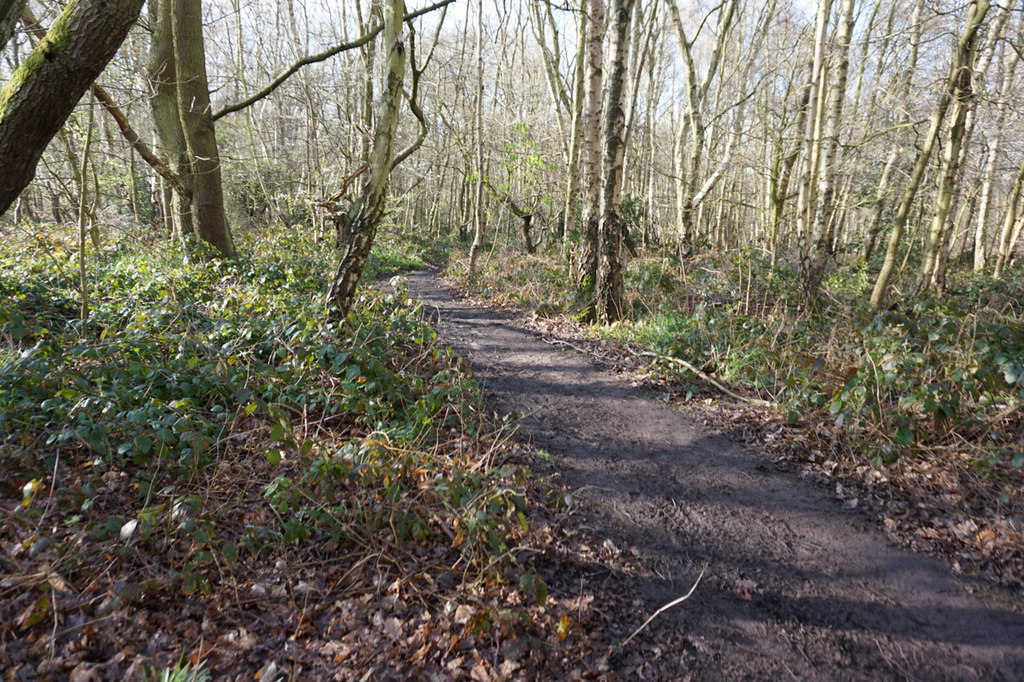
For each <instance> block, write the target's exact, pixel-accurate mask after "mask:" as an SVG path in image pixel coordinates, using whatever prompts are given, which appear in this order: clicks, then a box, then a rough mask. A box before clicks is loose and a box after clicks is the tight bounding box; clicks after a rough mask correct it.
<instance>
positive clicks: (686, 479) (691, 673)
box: [407, 271, 1024, 680]
mask: <svg viewBox="0 0 1024 682" xmlns="http://www.w3.org/2000/svg"><path fill="white" fill-rule="evenodd" d="M407 279H408V283H409V288H410V293H411V295H413V296H415V297H418V298H420V299H421V300H423V301H424V303H425V305H426V307H427V309H428V311H429V312H431V317H432V318H433V321H434V322H435V324H436V326H437V328H438V333H439V336H440V337H441V340H442V341H443V342H444V343H445V344H447V345H449V346H451V347H452V348H453V349H454V350H455V351H456V352H458V353H459V354H460V355H462V356H463V357H464V358H465V359H466V360H467V361H468V362H469V364H470V366H471V367H472V369H473V372H474V374H475V376H476V378H477V380H478V381H479V382H480V383H481V385H482V388H483V391H484V396H485V400H486V401H487V403H488V406H489V407H490V408H491V409H494V410H495V411H496V412H498V413H499V414H506V413H516V414H518V415H520V422H519V423H520V429H521V432H520V437H522V438H523V439H526V440H528V441H530V442H531V443H532V444H533V445H535V446H537V447H541V448H544V449H545V450H547V451H548V452H549V453H551V455H552V456H553V458H554V461H555V463H556V464H557V467H558V470H559V472H560V474H561V476H562V477H563V479H564V481H565V482H566V484H567V485H568V486H569V487H570V488H571V489H572V490H573V491H574V492H573V494H574V497H576V498H577V499H579V500H581V502H582V509H581V511H580V512H579V514H578V517H579V518H580V521H579V522H580V523H582V524H585V525H586V526H587V527H588V530H589V532H591V533H593V534H594V535H595V536H597V537H602V538H608V539H610V540H612V541H613V543H615V544H616V545H617V546H618V547H625V548H630V551H631V552H633V553H634V554H635V555H637V556H638V558H639V561H640V563H641V564H642V565H643V566H644V567H645V568H646V569H647V570H645V571H643V572H642V574H639V573H638V574H637V575H632V576H630V575H618V576H613V577H606V578H605V579H606V580H611V579H615V580H622V581H625V583H626V589H628V590H630V591H632V592H633V593H634V594H635V595H636V596H637V597H638V598H639V599H640V603H641V604H642V606H641V607H640V608H639V610H638V612H636V613H631V614H620V617H622V618H626V619H629V622H628V623H626V625H627V626H628V628H629V630H631V629H632V628H633V627H635V626H636V625H639V623H640V622H642V621H643V619H644V618H645V617H646V615H648V614H649V613H653V612H654V611H655V610H656V609H657V608H658V607H660V606H662V605H663V604H665V603H667V602H669V601H671V600H673V599H675V598H677V597H679V596H681V595H683V594H685V593H686V591H687V590H688V589H689V587H690V586H691V585H692V584H693V582H694V580H695V579H696V577H697V575H698V574H699V573H700V571H701V568H702V567H703V566H705V565H706V566H707V569H706V574H705V577H704V579H703V581H702V582H701V584H700V586H699V587H698V589H697V591H696V592H695V594H694V596H693V597H692V598H691V599H690V600H689V601H687V602H685V603H684V604H682V605H680V606H678V607H676V608H674V609H672V610H670V611H667V612H665V613H663V614H662V615H661V616H659V618H658V619H657V620H655V621H654V623H653V624H652V625H651V627H649V628H648V629H647V630H645V631H644V633H642V634H641V635H640V637H638V640H636V641H639V643H640V644H639V646H640V649H641V650H650V651H653V652H655V653H653V654H652V656H656V657H657V658H658V661H660V664H658V665H654V664H652V666H651V667H650V668H649V669H650V670H651V671H652V674H654V675H655V676H657V677H659V678H662V679H699V680H703V679H723V678H724V679H753V680H775V679H779V680H782V679H798V680H888V679H912V680H1024V613H1022V611H1024V598H1022V595H1019V594H1016V595H1012V594H1008V593H1006V592H1001V591H998V590H996V589H995V588H993V587H991V586H986V585H981V584H972V583H969V582H968V581H966V580H964V579H960V578H956V577H955V576H953V575H952V573H951V571H950V569H949V568H948V567H947V566H946V565H944V564H942V563H941V562H939V561H936V560H933V559H929V558H926V557H922V556H918V555H915V554H912V553H909V552H906V551H903V550H901V549H898V548H895V547H893V546H892V545H891V544H890V543H889V542H888V541H887V540H886V539H885V537H884V536H883V534H882V533H881V532H880V531H879V530H878V529H877V528H875V527H874V526H873V525H872V524H871V523H869V522H868V521H867V519H866V518H865V517H864V516H863V514H862V513H860V512H858V511H855V510H850V509H847V508H845V507H844V506H842V505H841V504H840V503H839V502H837V501H836V500H834V499H832V498H831V497H830V496H829V495H828V494H827V493H826V492H825V491H823V490H821V489H819V488H815V487H813V486H811V485H810V484H808V483H806V482H804V481H801V480H800V479H798V478H796V477H795V476H793V475H792V474H789V473H785V472H782V471H779V470H778V469H777V468H776V467H775V465H774V464H772V462H771V460H770V459H769V458H768V457H767V456H766V455H765V454H763V453H760V452H757V451H755V450H752V449H749V448H747V447H745V446H744V445H743V444H741V443H740V441H739V440H738V439H734V438H730V437H729V435H728V434H716V433H708V432H707V430H706V428H705V427H702V426H700V425H698V424H697V423H695V421H694V420H692V419H691V418H689V417H688V416H687V415H686V414H685V413H684V412H681V411H679V410H678V409H676V408H673V407H669V406H665V405H663V404H660V403H658V402H655V401H654V400H651V399H650V398H649V397H648V396H646V395H645V394H644V392H643V391H642V390H640V389H637V388H635V387H633V386H631V385H630V383H629V382H628V380H627V379H626V378H624V377H621V376H618V375H615V374H614V373H611V372H608V371H602V370H601V369H598V368H596V367H595V366H594V365H593V364H592V363H591V361H590V359H589V358H587V357H585V356H583V355H581V354H579V353H577V352H575V351H572V350H567V349H563V348H559V347H555V346H552V345H551V344H547V343H545V342H544V341H543V340H542V339H540V338H539V337H538V335H537V334H535V333H533V332H529V331H526V330H524V329H521V328H519V327H517V326H515V324H513V323H512V321H511V320H510V319H509V318H508V317H507V316H505V315H502V314H501V313H498V312H495V311H492V310H487V309H482V308H477V307H473V306H470V305H468V304H465V303H463V302H460V301H457V300H455V299H453V297H452V296H451V295H450V294H449V293H448V292H447V291H446V290H445V289H444V288H443V287H442V285H441V284H440V283H439V282H438V281H437V280H436V278H435V273H432V272H428V271H424V272H418V273H414V274H412V275H410V276H409V277H408V278H407ZM738 585H739V586H741V589H740V590H737V586H738ZM595 591H596V589H595ZM972 593H973V594H972ZM978 594H983V595H984V597H981V596H976V595H978ZM613 620H614V619H613ZM645 647H646V649H645Z"/></svg>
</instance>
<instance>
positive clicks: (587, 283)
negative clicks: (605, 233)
mask: <svg viewBox="0 0 1024 682" xmlns="http://www.w3.org/2000/svg"><path fill="white" fill-rule="evenodd" d="M604 18H605V17H604V0H588V2H587V75H586V101H585V103H584V107H583V216H582V224H581V226H580V246H579V261H578V262H579V265H578V268H577V274H576V289H577V294H578V297H579V299H580V301H581V302H582V303H583V306H584V309H583V311H581V312H582V315H581V317H582V318H583V319H585V320H591V321H592V320H593V319H594V294H595V291H596V286H597V261H598V224H599V222H600V217H601V84H602V80H603V79H602V73H601V68H602V62H603V59H604Z"/></svg>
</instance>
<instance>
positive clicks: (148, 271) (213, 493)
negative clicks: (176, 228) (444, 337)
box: [0, 228, 607, 680]
mask: <svg viewBox="0 0 1024 682" xmlns="http://www.w3.org/2000/svg"><path fill="white" fill-rule="evenodd" d="M71 239H72V237H71V235H69V234H63V233H60V232H54V231H49V232H45V233H44V232H41V231H36V230H31V229H27V228H26V229H23V230H20V231H19V232H18V233H17V234H14V235H11V236H10V238H8V239H5V241H4V247H3V249H4V250H3V254H2V255H0V338H2V345H0V363H2V365H3V368H2V373H0V516H2V518H3V523H2V529H0V622H2V623H3V625H2V631H0V668H4V669H6V670H8V671H9V673H10V674H11V675H14V676H15V677H18V678H19V679H74V680H90V679H142V678H147V679H157V678H159V676H160V673H161V671H163V672H164V673H168V672H169V671H173V670H175V669H176V670H177V671H178V672H181V671H182V670H183V669H186V668H187V669H190V670H192V671H193V672H195V671H196V670H197V669H199V668H200V667H201V670H202V671H203V672H204V673H205V674H208V675H212V676H213V677H215V678H217V679H264V680H272V679H277V678H279V677H281V676H286V677H288V678H290V679H323V678H327V677H331V676H334V677H336V678H337V679H366V678H367V676H370V677H372V678H373V679H389V678H398V679H411V678H424V677H430V676H433V677H460V676H461V677H473V678H474V679H493V678H496V677H499V676H501V677H510V676H513V675H525V676H527V677H532V676H536V675H542V676H563V675H566V674H568V672H569V671H570V670H571V669H572V668H573V666H575V665H579V664H580V661H582V660H583V659H584V658H585V657H587V656H597V658H601V655H602V654H600V652H599V651H598V650H599V649H600V647H596V648H595V646H596V645H595V644H594V643H593V642H591V641H589V640H588V638H587V635H586V632H587V630H588V628H587V623H588V622H589V621H590V620H591V619H593V618H595V617H598V615H599V614H598V613H597V612H596V611H595V610H594V609H593V608H592V606H591V605H592V602H593V595H592V594H590V593H586V592H583V591H578V592H576V593H573V594H569V595H566V594H559V595H555V594H550V595H549V594H548V589H547V586H546V584H547V582H549V581H550V577H549V576H550V571H553V570H555V569H554V568H552V566H556V565H557V559H555V558H552V556H553V554H557V553H558V552H563V551H569V550H566V549H565V543H566V542H567V541H566V540H565V536H566V532H567V531H564V530H561V529H560V527H559V523H558V522H556V521H555V520H554V516H553V511H554V510H557V509H562V508H564V505H565V504H566V503H567V501H566V500H565V499H564V498H563V496H562V493H561V492H560V491H559V489H558V488H557V487H554V486H552V485H550V484H547V483H544V481H543V480H541V481H538V479H537V477H536V476H534V475H532V473H531V470H530V468H529V465H530V464H532V463H533V462H534V461H535V460H534V457H533V454H532V453H529V452H527V451H525V450H523V449H522V448H521V447H520V446H518V445H515V444H514V443H512V442H511V440H510V438H509V431H508V429H507V428H506V427H505V425H503V424H502V423H500V422H497V421H495V420H494V419H492V418H490V417H488V416H487V415H486V414H484V412H485V411H484V410H482V409H481V404H480V401H479V396H478V392H477V389H476V387H475V385H474V384H473V382H472V379H471V377H470V376H469V375H468V372H467V369H466V368H465V366H464V364H463V363H462V362H461V361H460V360H459V359H458V358H457V357H455V356H453V355H452V354H451V353H450V352H448V351H446V350H443V349H441V348H439V347H438V345H437V344H436V339H435V335H434V332H433V330H432V329H431V327H430V326H429V325H427V324H426V323H424V322H423V321H422V319H421V315H420V313H419V311H418V310H417V309H416V308H415V306H412V305H410V303H409V301H407V300H405V299H404V298H403V297H402V296H401V295H400V294H399V295H395V294H389V293H384V292H382V291H380V290H378V289H376V288H373V287H367V288H364V289H363V290H362V292H361V298H360V301H359V304H358V306H356V308H357V311H358V312H356V313H353V314H351V315H350V316H349V317H348V319H346V320H343V321H335V320H332V319H331V317H330V315H328V314H327V313H328V311H325V310H324V309H323V303H322V292H323V291H324V288H325V286H326V283H327V276H328V275H329V274H330V267H331V263H332V261H333V258H334V254H333V253H332V251H331V249H330V248H328V247H326V246H323V245H320V244H316V243H313V242H312V241H311V240H308V239H306V238H305V237H304V236H303V235H301V234H298V233H296V232H294V231H281V230H273V229H267V230H263V231H260V232H252V233H249V234H246V235H244V252H245V253H247V254H250V255H248V256H246V257H244V258H241V259H239V260H237V261H235V262H216V261H200V262H192V263H191V264H186V263H184V262H183V259H182V255H181V253H179V252H177V251H175V250H174V249H173V248H170V247H166V246H153V245H151V244H147V243H146V242H145V240H144V239H143V238H138V237H137V238H136V243H132V244H128V243H127V241H123V242H121V243H120V244H119V245H118V246H114V247H110V248H107V249H106V250H104V251H102V252H101V253H100V254H98V255H97V256H96V257H95V258H93V259H92V260H91V261H90V262H89V263H88V264H87V268H88V283H89V289H90V291H89V299H90V301H91V310H90V316H89V318H88V321H86V322H83V321H81V320H80V319H79V315H78V310H79V299H80V292H79V290H78V279H77V272H78V263H77V259H76V256H75V249H74V247H73V246H72V244H73V242H72V241H71ZM420 264H421V262H420V261H418V260H416V259H409V258H406V257H403V256H400V255H398V254H396V253H395V252H393V251H391V250H383V251H378V252H376V253H375V254H374V258H373V260H372V261H371V264H370V268H369V272H368V277H370V278H373V277H382V276H387V275H388V274H391V273H393V272H394V271H395V270H396V269H402V268H408V267H410V266H413V267H414V266H417V265H420ZM559 543H560V544H559ZM583 554H585V552H583V553H582V554H581V552H576V557H575V560H576V561H577V562H578V560H579V556H581V555H583ZM540 568H544V570H545V571H548V573H544V574H542V573H541V572H540ZM595 651H598V653H597V654H595ZM603 656H604V657H605V658H606V657H607V652H605V653H604V654H603ZM600 668H601V666H600V664H599V663H593V664H592V665H591V668H590V669H591V671H592V672H593V671H595V670H600ZM542 671H543V672H542Z"/></svg>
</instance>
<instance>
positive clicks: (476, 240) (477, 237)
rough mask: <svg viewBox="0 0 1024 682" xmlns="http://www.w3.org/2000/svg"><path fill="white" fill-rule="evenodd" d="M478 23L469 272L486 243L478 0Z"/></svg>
mask: <svg viewBox="0 0 1024 682" xmlns="http://www.w3.org/2000/svg"><path fill="white" fill-rule="evenodd" d="M476 9H477V24H476V101H475V103H474V112H473V118H474V120H475V121H476V144H475V145H474V146H475V148H476V186H475V188H474V205H473V243H472V244H471V245H470V247H469V272H470V274H472V273H474V272H475V271H476V261H477V258H478V257H479V255H480V247H482V246H483V243H484V182H486V178H485V177H484V131H483V127H484V3H483V0H477V3H476Z"/></svg>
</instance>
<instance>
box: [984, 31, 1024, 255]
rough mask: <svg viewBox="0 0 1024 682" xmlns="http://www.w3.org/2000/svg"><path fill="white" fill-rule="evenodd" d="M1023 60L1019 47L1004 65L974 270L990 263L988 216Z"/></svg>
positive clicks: (990, 148) (985, 175) (1011, 52)
mask: <svg viewBox="0 0 1024 682" xmlns="http://www.w3.org/2000/svg"><path fill="white" fill-rule="evenodd" d="M1019 62H1020V54H1019V53H1018V52H1017V51H1016V50H1010V51H1009V61H1008V62H1007V63H1006V64H1005V65H1004V66H1003V78H1002V83H1001V84H1000V86H999V96H998V99H997V100H996V104H995V106H996V120H995V124H994V125H993V127H992V142H991V143H990V145H989V149H988V158H987V159H986V160H985V170H984V171H983V173H982V181H981V183H982V184H981V200H980V203H979V206H978V223H977V225H976V227H975V231H974V271H975V272H980V271H981V270H984V269H985V266H986V265H987V264H988V240H987V238H986V237H987V227H988V215H989V212H990V210H991V208H990V207H991V202H992V186H993V184H994V180H995V175H996V163H997V160H998V158H999V154H1000V152H1001V151H1002V145H1003V138H1004V137H1005V135H1006V131H1005V128H1006V118H1007V115H1008V112H1009V101H1010V93H1011V89H1012V88H1013V80H1014V73H1015V72H1016V70H1017V64H1018V63H1019Z"/></svg>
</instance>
